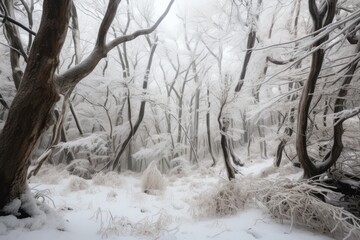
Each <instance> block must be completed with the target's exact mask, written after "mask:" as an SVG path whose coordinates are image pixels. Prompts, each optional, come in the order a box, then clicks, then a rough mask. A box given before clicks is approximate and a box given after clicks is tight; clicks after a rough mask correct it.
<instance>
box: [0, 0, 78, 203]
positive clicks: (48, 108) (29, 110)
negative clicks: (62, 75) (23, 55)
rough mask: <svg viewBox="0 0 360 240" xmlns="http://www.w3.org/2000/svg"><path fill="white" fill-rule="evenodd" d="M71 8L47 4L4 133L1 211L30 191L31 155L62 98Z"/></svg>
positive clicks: (0, 142) (0, 164)
mask: <svg viewBox="0 0 360 240" xmlns="http://www.w3.org/2000/svg"><path fill="white" fill-rule="evenodd" d="M70 6H71V1H70V0H63V1H55V0H47V1H44V5H43V15H42V19H41V24H40V27H39V31H38V34H37V36H36V38H35V40H34V43H33V46H32V49H31V51H30V57H29V59H28V64H27V66H26V69H25V72H24V76H23V79H22V82H21V84H20V86H19V89H18V92H17V94H16V96H15V98H14V101H13V103H12V105H11V108H10V111H9V116H8V119H7V121H6V123H5V126H4V128H3V131H2V132H1V134H0V183H1V185H2V186H1V188H0V209H2V208H3V207H4V206H5V205H6V204H7V203H9V202H10V201H12V200H13V199H15V198H19V196H20V194H22V193H23V192H24V191H25V190H26V187H27V185H26V175H27V169H28V166H29V163H30V162H29V156H30V154H31V152H32V150H33V147H34V145H35V144H36V142H37V140H38V139H39V137H40V136H41V134H42V133H43V132H44V131H45V130H46V129H47V128H48V127H49V125H51V123H52V121H53V119H52V113H53V107H54V105H55V103H56V102H57V101H58V99H59V95H58V92H57V90H56V86H55V84H54V81H53V80H54V73H55V70H56V67H57V66H58V63H59V53H60V50H61V48H62V45H63V43H64V40H65V36H66V32H67V29H68V22H69V16H70ZM25 116H26V119H24V117H25Z"/></svg>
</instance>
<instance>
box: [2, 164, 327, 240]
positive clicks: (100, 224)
mask: <svg viewBox="0 0 360 240" xmlns="http://www.w3.org/2000/svg"><path fill="white" fill-rule="evenodd" d="M271 164H272V163H271V160H268V161H266V162H261V163H254V164H248V166H246V167H244V168H243V169H242V172H243V174H246V175H250V174H258V173H259V172H260V171H261V169H264V168H267V167H269V166H270V165H271ZM223 175H224V172H223V170H221V168H220V167H217V168H215V169H210V168H205V167H201V168H200V169H199V170H196V171H192V172H191V174H187V175H182V176H165V178H164V180H165V182H166V189H165V190H164V191H163V192H158V195H149V194H146V193H144V192H143V191H142V189H141V175H140V174H134V173H126V174H122V175H117V174H114V173H110V174H108V175H106V176H103V175H100V176H97V177H95V179H93V180H84V179H81V178H78V177H75V176H69V175H68V174H67V173H66V172H65V171H61V170H59V169H55V168H49V167H47V166H44V168H43V169H42V171H41V172H40V175H39V176H36V177H34V178H33V179H32V180H31V183H30V187H31V188H32V191H35V192H38V194H39V195H41V194H43V198H44V200H45V201H46V202H47V204H48V205H49V206H51V207H52V208H54V209H55V210H56V211H57V212H58V213H59V214H60V215H61V216H62V217H63V219H64V220H65V222H63V223H61V222H60V223H55V225H57V226H54V223H50V222H49V223H48V224H45V226H42V227H40V228H35V229H33V230H29V229H28V228H27V227H26V226H25V227H22V228H15V229H12V230H7V231H6V230H3V231H2V235H0V239H4V240H5V239H6V240H10V239H11V240H15V239H26V240H32V239H36V240H38V239H64V240H72V239H74V240H81V239H85V240H93V239H162V240H175V239H178V240H185V239H189V240H190V239H191V240H192V239H242V240H246V239H249V240H251V239H274V240H278V239H284V240H285V239H289V240H290V239H291V240H303V239H307V240H320V239H324V240H325V239H330V238H328V237H326V236H324V235H321V234H318V233H313V232H311V231H309V230H307V229H301V228H296V227H292V228H290V225H289V224H287V223H284V224H281V223H278V222H276V221H275V220H274V219H272V218H271V217H270V215H268V214H267V213H266V211H265V210H262V209H245V210H242V211H239V212H238V213H237V214H236V215H233V216H227V217H223V218H199V217H197V216H196V215H195V214H194V207H195V205H194V204H193V203H194V201H195V200H194V199H195V198H196V196H198V195H199V194H200V193H202V192H204V191H207V190H208V189H209V188H212V187H213V186H215V185H216V183H217V182H218V181H219V179H221V178H224V176H223ZM292 176H293V177H298V176H299V173H297V174H293V175H292ZM40 199H41V198H40ZM0 225H1V221H0ZM0 230H1V228H0ZM0 232H1V231H0Z"/></svg>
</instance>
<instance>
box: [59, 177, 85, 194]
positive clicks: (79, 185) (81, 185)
mask: <svg viewBox="0 0 360 240" xmlns="http://www.w3.org/2000/svg"><path fill="white" fill-rule="evenodd" d="M89 187H90V186H89V183H88V182H86V181H85V180H84V179H83V178H80V177H73V178H72V179H71V180H70V182H69V184H68V185H67V187H66V190H65V191H69V192H77V191H81V190H86V189H88V188H89Z"/></svg>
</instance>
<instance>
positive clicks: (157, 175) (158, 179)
mask: <svg viewBox="0 0 360 240" xmlns="http://www.w3.org/2000/svg"><path fill="white" fill-rule="evenodd" d="M141 189H142V190H143V191H144V192H145V193H150V194H156V193H158V192H159V191H162V190H164V189H165V179H164V177H163V175H162V174H161V172H160V171H159V170H158V168H157V166H156V161H152V162H151V163H150V164H149V166H148V167H147V168H146V170H145V171H144V173H143V175H142V179H141Z"/></svg>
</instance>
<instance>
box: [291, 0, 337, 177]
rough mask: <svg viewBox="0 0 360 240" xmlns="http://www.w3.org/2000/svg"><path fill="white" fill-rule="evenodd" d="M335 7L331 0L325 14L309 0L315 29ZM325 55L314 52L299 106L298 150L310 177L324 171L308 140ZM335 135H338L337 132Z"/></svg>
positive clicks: (329, 16) (318, 27)
mask: <svg viewBox="0 0 360 240" xmlns="http://www.w3.org/2000/svg"><path fill="white" fill-rule="evenodd" d="M335 9H336V0H331V1H329V3H328V6H327V7H326V9H325V11H327V14H323V13H322V12H321V11H319V9H318V7H317V5H316V2H315V1H312V0H309V10H310V14H311V17H312V19H313V23H314V31H317V30H319V29H321V28H322V27H324V26H326V25H328V24H330V23H331V22H332V20H333V18H334V15H335ZM324 18H325V19H324ZM327 39H328V35H326V36H324V37H323V38H321V39H320V40H318V41H317V42H316V43H315V44H314V46H313V47H318V46H319V45H320V44H322V43H323V42H324V41H326V40H327ZM324 56H325V51H324V50H323V49H318V50H316V51H314V52H313V54H312V61H311V68H310V73H309V77H308V79H307V80H306V81H305V83H304V86H303V91H302V95H301V98H300V102H299V108H298V123H297V136H296V152H297V155H298V158H299V162H300V163H301V165H302V167H303V168H304V177H305V178H310V177H313V176H316V175H318V174H321V173H322V172H321V171H320V169H318V168H317V167H316V166H315V164H314V163H313V162H312V160H311V159H310V157H309V155H308V152H307V146H306V142H307V130H308V114H309V110H310V104H311V101H312V98H313V94H314V91H315V86H316V82H317V79H318V76H319V74H320V71H321V67H322V63H323V60H324ZM334 137H336V136H335V133H334Z"/></svg>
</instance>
